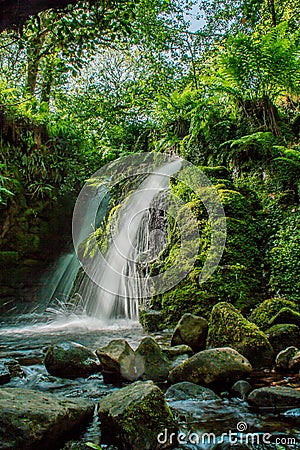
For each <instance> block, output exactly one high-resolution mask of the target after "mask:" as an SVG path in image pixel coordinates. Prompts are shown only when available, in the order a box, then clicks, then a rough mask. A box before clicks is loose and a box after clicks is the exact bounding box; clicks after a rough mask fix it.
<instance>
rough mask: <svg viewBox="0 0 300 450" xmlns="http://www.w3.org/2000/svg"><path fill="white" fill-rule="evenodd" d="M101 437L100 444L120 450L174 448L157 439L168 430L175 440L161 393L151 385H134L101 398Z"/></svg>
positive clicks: (147, 383) (169, 415) (174, 425)
mask: <svg viewBox="0 0 300 450" xmlns="http://www.w3.org/2000/svg"><path fill="white" fill-rule="evenodd" d="M99 417H100V420H101V436H102V439H103V442H104V443H107V444H116V445H118V444H119V443H120V442H122V448H123V449H130V450H141V449H143V450H156V449H165V448H172V447H175V445H176V442H177V439H173V444H172V443H171V444H170V441H169V440H167V442H166V443H165V444H160V443H159V441H158V435H159V434H160V433H164V430H168V433H170V434H171V433H174V437H175V436H177V426H176V424H175V421H174V418H173V415H172V413H171V410H170V408H169V407H168V405H167V403H166V401H165V398H164V394H163V392H162V391H161V390H160V389H159V388H158V387H157V386H155V384H153V382H152V381H146V382H142V381H136V382H135V383H133V384H131V385H129V386H126V387H125V388H122V389H120V390H119V391H116V392H113V393H112V394H109V395H107V396H106V397H104V398H102V399H101V401H100V403H99Z"/></svg>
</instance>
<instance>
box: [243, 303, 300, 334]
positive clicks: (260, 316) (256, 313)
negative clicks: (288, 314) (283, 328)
mask: <svg viewBox="0 0 300 450" xmlns="http://www.w3.org/2000/svg"><path fill="white" fill-rule="evenodd" d="M282 308H291V309H292V310H294V311H298V310H299V308H298V306H297V305H296V303H294V302H292V301H290V300H286V299H284V298H271V299H269V300H265V301H264V302H262V303H261V304H260V305H258V306H257V307H256V308H255V309H254V310H253V311H252V313H251V316H250V319H249V320H250V321H251V322H253V323H255V324H256V325H257V326H258V327H259V328H261V329H262V330H266V329H267V328H269V327H270V324H269V322H270V320H271V319H272V317H273V316H275V315H276V314H277V313H278V312H279V311H280V310H281V309H282ZM286 323H287V322H286Z"/></svg>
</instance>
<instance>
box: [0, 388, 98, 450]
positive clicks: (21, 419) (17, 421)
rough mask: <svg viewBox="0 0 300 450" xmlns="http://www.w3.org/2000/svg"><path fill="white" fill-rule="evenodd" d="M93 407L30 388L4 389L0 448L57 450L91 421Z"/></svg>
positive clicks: (84, 401)
mask: <svg viewBox="0 0 300 450" xmlns="http://www.w3.org/2000/svg"><path fill="white" fill-rule="evenodd" d="M93 412H94V404H93V402H91V401H88V400H83V399H70V398H69V399H66V398H62V397H59V396H57V395H53V394H46V393H43V392H37V391H33V390H30V389H19V388H1V395H0V448H1V449H22V450H29V449H33V448H36V449H41V450H42V449H51V448H58V447H59V444H60V443H62V442H63V440H64V439H65V438H66V437H70V433H71V432H74V433H78V431H79V429H80V428H79V427H80V426H84V425H86V423H87V422H88V421H89V420H90V419H91V418H92V416H93Z"/></svg>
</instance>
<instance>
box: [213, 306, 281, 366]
mask: <svg viewBox="0 0 300 450" xmlns="http://www.w3.org/2000/svg"><path fill="white" fill-rule="evenodd" d="M214 347H231V348H234V349H235V350H236V351H238V352H239V353H241V354H242V355H244V356H245V357H246V358H247V359H248V360H249V361H250V363H251V364H252V366H253V367H255V368H260V367H270V366H272V365H273V362H274V351H273V348H272V346H271V344H270V342H269V341H268V338H267V336H266V335H265V334H264V333H263V332H262V331H261V330H260V329H259V328H258V327H257V326H256V325H255V324H254V323H251V322H249V321H248V320H247V319H245V318H244V317H243V316H242V314H241V313H240V312H239V311H238V310H237V309H236V308H235V307H234V306H233V305H231V304H230V303H226V302H221V303H217V304H216V305H215V306H214V307H213V309H212V312H211V316H210V320H209V330H208V337H207V348H214Z"/></svg>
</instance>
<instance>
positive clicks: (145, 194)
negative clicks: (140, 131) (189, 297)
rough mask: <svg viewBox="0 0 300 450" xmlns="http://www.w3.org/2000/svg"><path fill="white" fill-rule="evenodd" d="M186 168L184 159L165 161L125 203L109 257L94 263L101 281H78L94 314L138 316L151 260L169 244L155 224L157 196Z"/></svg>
mask: <svg viewBox="0 0 300 450" xmlns="http://www.w3.org/2000/svg"><path fill="white" fill-rule="evenodd" d="M180 168H181V160H179V159H177V160H175V161H173V162H169V163H167V164H164V165H163V166H161V167H160V168H159V169H157V170H156V171H155V173H152V174H149V175H148V176H147V177H146V179H145V180H144V181H143V182H142V183H141V184H140V185H139V187H138V188H137V189H136V190H135V191H134V192H133V193H132V194H131V195H129V196H128V197H127V198H126V200H125V201H124V202H123V204H122V205H121V206H120V209H119V210H118V213H117V216H118V218H117V222H118V223H117V226H115V229H116V230H115V232H114V233H113V236H112V239H111V240H110V244H109V247H108V250H107V252H106V254H105V258H104V259H103V262H101V263H100V264H99V260H97V259H96V260H95V262H94V266H93V267H92V269H91V270H92V272H93V274H94V275H95V276H94V280H96V283H95V282H93V281H92V280H91V279H90V278H89V277H88V276H87V275H85V274H82V275H81V276H80V277H79V278H80V281H79V283H77V286H78V288H77V293H78V294H79V295H80V296H81V298H82V299H83V302H84V304H85V310H86V311H87V313H88V314H89V315H91V316H94V317H97V318H99V319H102V320H109V319H117V318H125V319H131V320H136V319H137V318H138V310H139V299H140V300H141V299H143V298H147V297H149V295H150V291H149V290H148V288H147V283H146V287H145V279H146V277H147V262H149V260H151V259H153V258H155V256H157V254H158V253H159V251H160V250H161V249H162V248H163V247H164V245H165V244H166V237H165V235H164V233H162V231H161V230H160V229H156V228H155V223H156V221H155V220H154V217H155V214H156V211H157V208H156V207H155V206H157V205H155V198H158V197H159V196H161V194H162V193H163V192H165V191H166V190H168V187H169V178H170V176H171V175H172V174H174V173H175V172H177V171H178V170H179V169H180ZM159 215H160V213H159V211H158V216H159ZM91 264H93V262H92V263H91ZM149 288H150V287H149Z"/></svg>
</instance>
